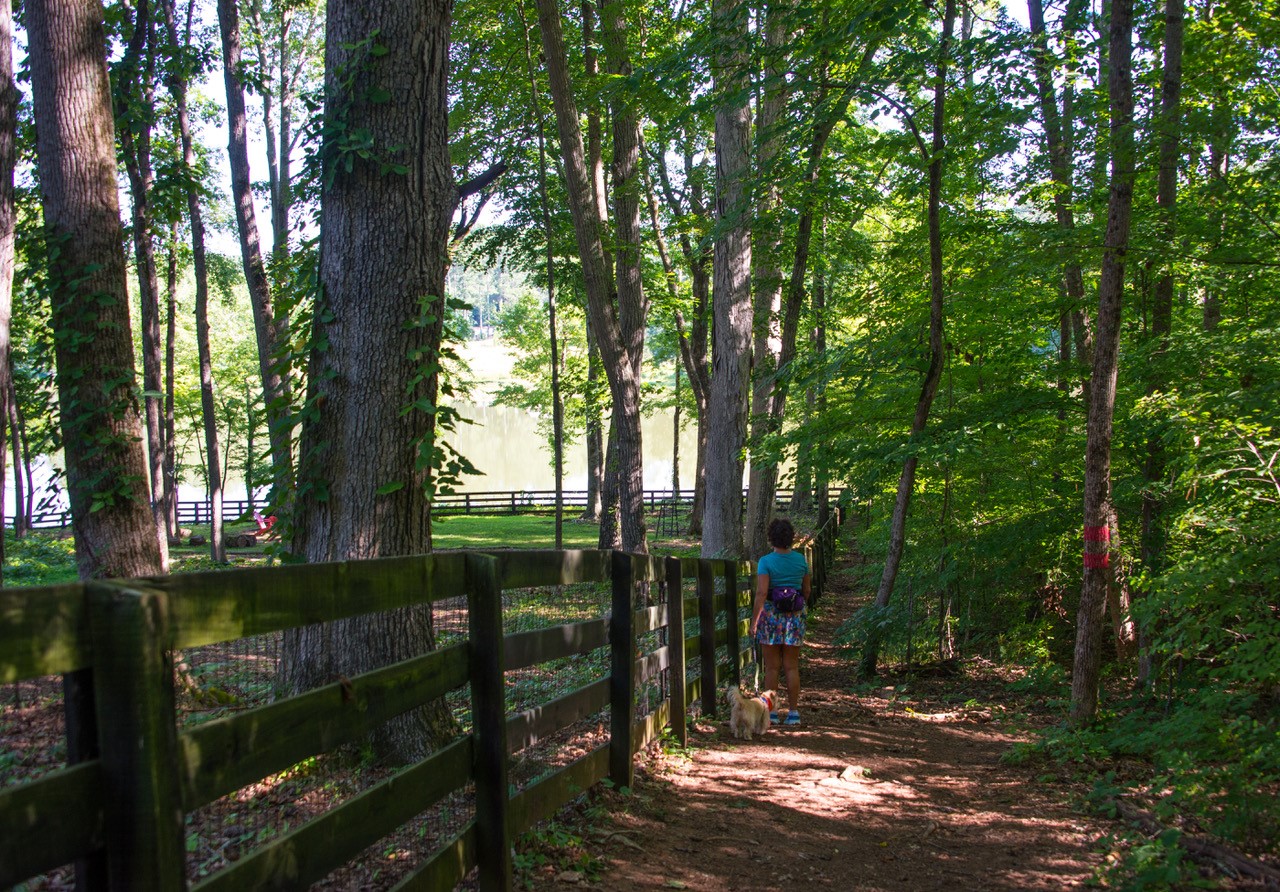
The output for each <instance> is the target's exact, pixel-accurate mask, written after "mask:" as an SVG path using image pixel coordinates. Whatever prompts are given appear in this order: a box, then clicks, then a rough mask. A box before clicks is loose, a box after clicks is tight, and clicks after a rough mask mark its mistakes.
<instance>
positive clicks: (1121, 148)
mask: <svg viewBox="0 0 1280 892" xmlns="http://www.w3.org/2000/svg"><path fill="white" fill-rule="evenodd" d="M1132 32H1133V0H1112V2H1111V25H1110V36H1109V43H1110V52H1109V57H1110V81H1109V93H1110V97H1111V102H1110V105H1111V199H1110V208H1109V211H1108V215H1107V231H1106V236H1105V239H1104V242H1103V248H1104V253H1103V256H1102V275H1101V278H1100V279H1099V282H1098V327H1097V343H1096V344H1095V346H1094V357H1093V376H1092V381H1091V385H1092V389H1093V393H1092V397H1091V399H1090V402H1089V419H1088V424H1089V429H1088V438H1087V442H1086V446H1085V469H1084V582H1083V584H1082V586H1081V592H1080V612H1079V615H1078V617H1077V619H1076V647H1075V662H1074V670H1073V672H1072V676H1071V721H1072V724H1074V725H1077V726H1080V725H1084V724H1087V723H1088V722H1090V721H1092V720H1093V717H1094V715H1095V714H1096V712H1097V707H1098V675H1099V670H1100V668H1101V665H1102V642H1103V640H1104V638H1105V637H1106V636H1105V634H1104V631H1105V622H1104V620H1105V616H1104V613H1105V611H1106V606H1107V589H1108V586H1109V585H1110V583H1111V572H1112V571H1111V566H1110V547H1109V538H1110V521H1111V517H1112V514H1113V513H1114V508H1113V506H1112V503H1111V434H1112V413H1113V409H1114V406H1115V397H1116V374H1117V355H1118V352H1119V343H1120V310H1121V303H1122V298H1123V296H1124V265H1125V254H1126V252H1127V250H1128V246H1129V219H1130V213H1131V211H1132V205H1133V178H1134V148H1133V143H1134V139H1133V81H1132V74H1131V70H1130V65H1131V55H1132V46H1131V39H1132Z"/></svg>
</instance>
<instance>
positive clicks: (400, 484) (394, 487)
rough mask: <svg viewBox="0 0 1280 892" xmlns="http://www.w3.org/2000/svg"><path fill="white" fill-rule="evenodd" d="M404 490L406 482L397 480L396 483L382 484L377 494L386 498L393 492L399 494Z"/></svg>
mask: <svg viewBox="0 0 1280 892" xmlns="http://www.w3.org/2000/svg"><path fill="white" fill-rule="evenodd" d="M402 489H404V481H403V480H397V481H395V482H394V483H384V484H382V485H381V486H379V487H378V489H377V493H378V495H380V496H386V495H390V494H391V493H393V492H398V491H400V490H402Z"/></svg>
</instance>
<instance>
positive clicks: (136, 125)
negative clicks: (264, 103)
mask: <svg viewBox="0 0 1280 892" xmlns="http://www.w3.org/2000/svg"><path fill="white" fill-rule="evenodd" d="M144 54H145V56H144ZM120 70H121V73H122V78H123V82H122V83H120V84H118V85H117V90H116V117H117V118H118V119H119V120H120V121H121V123H122V124H123V126H121V127H120V128H119V130H118V133H119V136H120V149H121V154H122V155H123V156H124V162H125V170H126V172H127V173H128V175H129V190H130V193H131V194H132V197H133V246H134V257H135V262H136V264H137V273H138V292H139V294H138V297H139V305H140V308H139V320H140V322H141V325H142V389H143V394H144V396H143V405H144V407H145V409H146V427H147V460H148V468H149V470H150V478H149V479H150V482H151V513H152V515H153V516H154V518H155V522H156V529H157V531H158V535H159V536H160V539H161V553H162V557H163V559H164V560H165V562H166V563H167V562H168V536H167V527H166V524H165V515H164V506H165V479H164V450H165V444H164V424H163V421H162V417H161V416H162V414H163V406H162V404H161V400H162V397H161V395H160V389H161V386H162V384H161V355H160V351H161V347H160V283H159V279H158V277H157V274H156V250H155V239H154V225H153V223H154V221H153V217H152V213H151V191H152V187H153V185H154V179H155V178H154V174H153V171H152V165H151V124H152V119H153V115H154V112H153V110H152V106H153V105H154V103H155V89H154V79H155V23H154V20H153V18H152V10H151V4H150V2H149V0H142V2H139V3H138V7H137V13H136V15H135V17H134V21H133V33H132V34H131V35H130V37H129V43H128V46H127V47H126V49H125V53H124V57H123V59H122V61H121V65H120ZM135 132H136V138H135Z"/></svg>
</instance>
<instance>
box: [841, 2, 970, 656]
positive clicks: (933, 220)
mask: <svg viewBox="0 0 1280 892" xmlns="http://www.w3.org/2000/svg"><path fill="white" fill-rule="evenodd" d="M955 19H956V3H955V0H947V3H946V8H945V9H944V11H943V14H942V38H941V40H940V41H939V43H938V65H937V71H936V73H935V74H934V80H933V140H932V145H931V146H930V151H929V153H928V158H929V210H928V217H929V368H928V370H927V371H926V372H925V376H924V383H923V384H922V385H921V387H920V397H919V399H917V400H916V411H915V415H914V416H913V418H912V420H911V438H912V439H913V440H914V439H915V438H917V437H919V436H920V434H922V433H923V432H924V429H925V425H926V424H928V422H929V409H930V408H931V407H932V406H933V398H934V396H935V395H936V394H937V392H938V383H939V382H940V381H941V380H942V363H943V353H942V311H943V298H944V296H945V295H944V292H943V281H942V272H943V270H942V162H943V151H944V150H945V148H946V142H945V139H944V133H943V126H944V124H945V123H946V98H947V63H948V60H949V57H950V53H951V35H952V30H953V28H954V27H955ZM919 462H920V456H919V455H918V454H917V453H915V452H912V453H911V454H910V455H909V456H908V457H907V459H906V461H905V462H903V465H902V475H901V476H900V477H899V478H898V491H897V495H896V497H895V499H894V505H893V518H892V520H891V521H890V525H889V548H888V552H887V553H886V555H885V559H884V573H883V574H882V575H881V577H880V587H879V588H878V589H877V590H876V602H875V603H876V607H879V608H884V607H888V606H889V600H890V598H891V597H892V596H893V584H894V582H895V581H896V580H897V578H898V567H899V565H900V564H901V562H902V552H903V549H904V547H905V545H906V536H907V510H908V508H909V507H910V505H911V494H912V491H913V490H914V489H915V482H916V467H917V465H918V464H919ZM879 648H880V641H879V638H878V637H877V636H874V635H873V636H871V637H870V638H869V639H868V641H867V645H866V649H865V650H864V652H863V655H862V663H861V666H860V671H861V673H862V674H863V675H867V676H870V675H875V673H876V664H877V662H878V661H879V656H880V654H879Z"/></svg>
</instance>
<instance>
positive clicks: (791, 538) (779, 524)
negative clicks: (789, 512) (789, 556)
mask: <svg viewBox="0 0 1280 892" xmlns="http://www.w3.org/2000/svg"><path fill="white" fill-rule="evenodd" d="M795 541H796V528H795V527H793V526H792V525H791V521H789V520H787V519H786V518H785V517H775V518H774V519H773V520H771V521H769V544H770V545H772V546H773V547H774V548H790V547H791V544H792V543H793V542H795Z"/></svg>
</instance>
